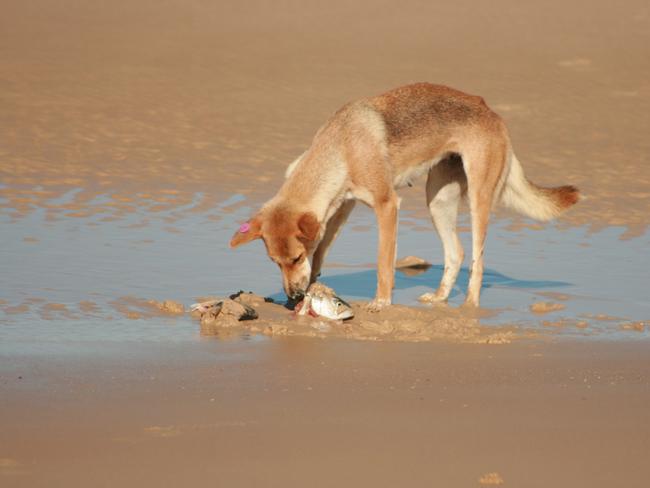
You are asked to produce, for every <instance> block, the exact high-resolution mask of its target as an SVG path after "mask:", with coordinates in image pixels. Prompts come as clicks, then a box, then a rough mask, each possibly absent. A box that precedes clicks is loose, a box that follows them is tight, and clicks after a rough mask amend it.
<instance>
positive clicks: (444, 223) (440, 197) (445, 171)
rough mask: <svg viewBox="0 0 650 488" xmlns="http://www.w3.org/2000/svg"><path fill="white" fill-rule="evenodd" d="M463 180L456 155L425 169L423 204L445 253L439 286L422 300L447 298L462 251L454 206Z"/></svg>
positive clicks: (461, 192)
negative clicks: (425, 195)
mask: <svg viewBox="0 0 650 488" xmlns="http://www.w3.org/2000/svg"><path fill="white" fill-rule="evenodd" d="M466 187H467V180H466V178H465V173H464V171H463V166H462V163H461V161H460V160H459V159H458V158H449V159H446V160H444V161H441V162H440V163H438V164H437V165H435V166H434V167H433V168H431V170H429V176H428V178H427V205H428V206H429V212H430V213H431V220H432V221H433V225H434V226H435V228H436V231H437V232H438V235H439V236H440V240H441V241H442V247H443V251H444V255H445V270H444V272H443V275H442V279H441V280H440V285H439V286H438V289H437V290H436V291H435V292H434V293H425V294H424V295H422V296H421V297H420V300H421V301H425V302H443V301H446V300H447V298H448V297H449V293H450V292H451V290H452V288H453V286H454V284H455V283H456V278H457V277H458V272H459V271H460V266H461V264H462V263H463V259H464V256H465V253H464V251H463V247H462V245H461V243H460V239H458V234H457V232H456V220H457V217H458V205H459V203H460V200H461V196H462V194H463V192H464V191H465V190H466Z"/></svg>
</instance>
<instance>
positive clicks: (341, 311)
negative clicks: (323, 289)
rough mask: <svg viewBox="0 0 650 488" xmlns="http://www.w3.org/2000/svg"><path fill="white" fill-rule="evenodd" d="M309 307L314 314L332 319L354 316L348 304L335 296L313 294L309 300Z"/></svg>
mask: <svg viewBox="0 0 650 488" xmlns="http://www.w3.org/2000/svg"><path fill="white" fill-rule="evenodd" d="M310 308H311V310H313V311H314V313H315V314H316V315H319V316H321V317H325V318H328V319H332V320H347V319H351V318H352V317H354V312H353V311H352V307H351V306H350V304H349V303H347V302H346V301H345V300H343V299H341V298H339V297H337V296H331V297H330V296H325V295H317V296H313V297H311V300H310Z"/></svg>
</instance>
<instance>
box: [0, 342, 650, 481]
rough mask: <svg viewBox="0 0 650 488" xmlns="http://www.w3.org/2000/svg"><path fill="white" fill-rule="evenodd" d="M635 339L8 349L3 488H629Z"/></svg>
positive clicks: (641, 456)
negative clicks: (27, 352) (486, 487)
mask: <svg viewBox="0 0 650 488" xmlns="http://www.w3.org/2000/svg"><path fill="white" fill-rule="evenodd" d="M647 347H648V346H647V343H642V344H638V343H629V342H627V343H625V342H621V343H615V344H611V343H584V342H580V343H573V342H571V341H569V342H564V343H562V344H541V343H535V344H522V343H518V344H509V345H504V346H494V345H493V346H485V345H450V344H437V345H432V344H390V343H367V342H363V343H360V342H350V341H336V340H328V341H321V340H310V339H296V338H285V339H280V340H272V341H262V342H259V341H244V342H242V341H214V340H205V341H202V342H201V343H199V344H193V343H192V344H169V343H151V342H150V343H147V342H144V343H137V344H135V343H131V344H129V343H118V344H110V343H108V344H106V343H103V344H96V345H95V346H89V347H88V348H87V349H86V351H78V352H77V353H76V354H73V355H70V354H66V356H67V357H68V359H67V360H66V361H62V360H61V357H60V356H59V355H58V354H56V353H54V354H48V355H43V356H39V357H32V358H24V357H20V356H18V355H15V354H12V355H9V356H8V357H7V356H5V357H3V358H2V361H3V362H2V364H3V365H4V366H3V375H2V383H1V385H2V390H3V394H2V396H1V397H0V402H1V405H2V419H3V420H2V423H1V424H0V435H1V437H2V439H3V442H2V444H1V446H0V458H1V459H3V463H4V464H0V477H1V478H0V479H1V481H2V486H6V487H22V486H51V487H54V486H61V487H63V486H65V487H75V486H89V485H92V486H179V485H184V486H242V487H243V486H288V487H294V486H295V487H302V486H318V487H320V486H323V487H329V486H334V485H339V486H381V487H383V486H386V487H387V486H413V487H419V486H422V487H424V486H449V487H467V486H470V487H471V486H477V487H478V486H482V485H483V484H485V481H484V483H483V484H482V483H480V482H479V480H480V479H481V478H484V480H485V479H492V478H493V477H489V476H488V477H487V478H486V476H487V475H489V474H490V473H497V474H498V475H499V477H500V478H501V479H502V480H503V481H504V483H503V486H526V487H547V486H555V487H575V486H590V487H610V486H621V485H623V486H626V487H630V488H636V487H638V488H641V487H645V486H647V484H648V479H649V478H650V468H649V467H648V464H647V462H645V458H646V457H647V453H648V451H649V450H650V434H649V432H648V429H647V425H648V422H649V421H650V413H649V411H648V408H647V406H648V402H649V401H650V360H649V359H648V354H647V351H648V349H647Z"/></svg>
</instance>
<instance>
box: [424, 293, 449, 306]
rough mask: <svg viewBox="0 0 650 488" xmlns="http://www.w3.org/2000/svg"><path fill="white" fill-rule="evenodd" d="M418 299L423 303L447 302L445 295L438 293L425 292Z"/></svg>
mask: <svg viewBox="0 0 650 488" xmlns="http://www.w3.org/2000/svg"><path fill="white" fill-rule="evenodd" d="M418 301H420V302H423V303H447V297H442V296H440V295H438V293H437V292H436V293H425V294H424V295H420V297H419V298H418Z"/></svg>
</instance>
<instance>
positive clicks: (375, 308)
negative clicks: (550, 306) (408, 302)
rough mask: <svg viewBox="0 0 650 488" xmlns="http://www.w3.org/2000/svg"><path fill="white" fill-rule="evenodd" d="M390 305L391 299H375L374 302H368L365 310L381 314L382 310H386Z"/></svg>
mask: <svg viewBox="0 0 650 488" xmlns="http://www.w3.org/2000/svg"><path fill="white" fill-rule="evenodd" d="M389 305H390V299H387V298H375V299H374V300H373V301H371V302H368V303H367V304H366V305H365V309H366V310H367V311H368V312H379V311H380V310H381V309H383V308H386V307H387V306H389Z"/></svg>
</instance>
